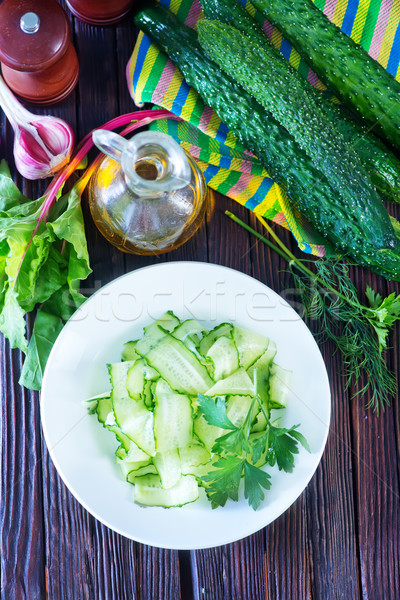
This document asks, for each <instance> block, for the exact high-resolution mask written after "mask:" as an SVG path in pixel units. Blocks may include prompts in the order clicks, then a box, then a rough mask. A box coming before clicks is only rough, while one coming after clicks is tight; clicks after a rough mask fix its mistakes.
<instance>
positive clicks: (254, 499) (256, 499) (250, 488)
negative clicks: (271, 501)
mask: <svg viewBox="0 0 400 600" xmlns="http://www.w3.org/2000/svg"><path fill="white" fill-rule="evenodd" d="M243 469H244V497H245V498H248V500H249V504H250V506H251V507H252V508H253V509H254V510H256V509H257V508H258V507H259V506H260V504H261V502H262V500H264V492H263V491H262V489H261V488H262V487H263V488H264V489H266V490H269V489H270V487H271V476H270V475H269V474H268V473H266V472H265V471H262V470H261V469H258V468H257V467H255V466H254V465H252V464H250V463H249V462H248V461H247V460H246V461H244V464H243Z"/></svg>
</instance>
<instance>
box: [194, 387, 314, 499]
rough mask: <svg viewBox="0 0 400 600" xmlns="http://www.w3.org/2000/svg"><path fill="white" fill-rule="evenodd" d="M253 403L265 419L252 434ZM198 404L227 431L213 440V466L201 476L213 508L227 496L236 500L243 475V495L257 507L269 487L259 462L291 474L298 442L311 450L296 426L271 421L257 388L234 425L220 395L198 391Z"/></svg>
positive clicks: (215, 424)
mask: <svg viewBox="0 0 400 600" xmlns="http://www.w3.org/2000/svg"><path fill="white" fill-rule="evenodd" d="M256 403H258V405H259V408H260V409H261V410H262V412H263V414H264V416H265V419H266V427H265V430H264V431H263V432H262V435H251V425H252V421H253V417H254V408H255V404H256ZM198 404H199V410H200V411H201V412H202V414H203V416H204V418H205V420H206V421H207V423H208V424H209V425H214V426H216V427H220V428H222V429H226V430H227V433H225V434H224V435H222V436H220V437H218V438H217V439H216V440H215V443H214V445H213V448H212V452H213V453H214V461H213V463H212V468H211V470H210V471H209V472H208V473H207V474H206V475H203V477H202V478H201V479H202V482H203V484H204V486H205V489H206V493H207V497H208V498H209V500H210V501H211V506H212V508H217V507H218V506H225V504H226V501H227V500H228V498H231V499H232V500H235V501H237V500H238V499H239V487H240V482H241V480H242V478H243V479H244V497H245V498H246V499H247V500H248V502H249V505H250V506H251V507H252V508H253V509H254V510H256V509H257V508H258V507H259V506H260V504H261V502H262V501H263V500H264V491H263V489H265V490H269V489H270V487H271V476H270V475H269V473H267V472H266V471H264V470H262V469H261V468H260V467H259V466H258V464H265V463H268V464H269V465H270V466H274V465H275V464H277V465H278V469H279V470H283V471H286V472H288V473H291V472H292V471H293V467H294V455H295V454H298V452H299V449H298V442H300V443H301V444H302V446H304V448H306V449H307V450H308V451H310V448H309V446H308V443H307V441H306V439H305V437H304V436H303V435H302V434H301V433H300V432H299V431H297V428H298V427H299V426H298V425H294V426H293V427H291V428H290V429H285V428H283V427H276V426H275V425H273V424H272V423H271V421H270V410H269V407H268V406H267V407H265V406H264V404H263V402H262V400H261V399H260V397H259V395H258V393H257V391H256V394H255V397H254V398H253V401H252V403H251V404H250V407H249V410H248V413H247V415H246V418H245V420H244V422H243V424H242V425H241V426H237V425H235V424H234V423H232V421H231V420H230V419H229V418H228V416H227V414H226V406H225V402H224V400H223V399H222V398H218V397H217V398H216V399H215V400H214V399H213V398H211V397H210V396H204V395H202V394H199V396H198ZM263 458H264V460H263Z"/></svg>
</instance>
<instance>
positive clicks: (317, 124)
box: [198, 20, 385, 211]
mask: <svg viewBox="0 0 400 600" xmlns="http://www.w3.org/2000/svg"><path fill="white" fill-rule="evenodd" d="M198 35H199V41H200V44H201V45H202V47H203V48H204V50H205V51H206V53H207V54H208V56H209V57H210V58H211V59H212V60H214V61H215V62H216V63H217V64H218V65H219V66H220V67H221V69H223V71H225V72H226V73H228V75H230V76H231V77H232V78H233V79H235V80H236V81H237V82H239V83H240V84H241V85H242V86H243V87H244V89H245V90H246V91H247V92H249V93H250V94H251V95H252V96H254V98H255V99H256V100H257V101H258V102H259V103H260V104H261V105H262V106H264V108H265V109H266V110H267V111H268V112H269V113H270V114H271V115H272V116H273V117H274V118H275V119H276V120H277V121H278V122H279V123H281V124H282V125H283V126H284V127H285V129H287V130H288V132H289V133H290V134H291V135H292V136H293V138H294V139H295V140H296V142H297V143H298V144H299V146H300V148H302V149H303V150H304V152H306V153H307V154H308V156H310V158H311V159H312V161H313V164H314V165H315V166H316V167H317V169H319V170H320V171H321V172H322V173H324V174H325V175H326V177H327V178H328V179H329V181H330V183H331V185H332V186H333V187H335V188H336V189H337V192H338V194H339V195H340V196H342V197H343V200H344V201H345V202H348V203H352V201H353V198H359V199H360V201H361V202H369V203H377V204H379V196H378V194H377V192H376V190H375V188H374V187H373V185H372V183H371V181H370V180H369V178H368V177H367V173H366V172H365V168H364V165H363V163H362V162H361V160H360V159H359V157H358V155H357V154H356V152H354V150H353V149H352V147H351V146H350V144H348V143H347V142H346V140H345V139H344V137H343V136H342V135H341V133H340V131H339V130H338V128H336V127H335V125H334V123H332V122H331V121H328V120H326V119H325V116H324V113H323V111H322V110H321V108H320V106H319V103H318V102H317V99H316V94H315V93H313V92H312V91H311V90H309V89H308V88H307V87H305V86H304V85H303V81H302V80H301V79H297V78H296V77H292V73H291V71H290V70H289V69H288V67H287V61H285V59H284V58H283V57H282V55H280V54H279V53H277V52H275V51H270V50H273V48H272V47H271V46H268V45H263V46H261V45H260V44H259V43H256V42H252V43H250V39H249V38H248V37H247V36H246V35H245V34H243V33H242V32H241V31H239V30H238V29H236V28H235V27H232V26H231V25H226V24H225V23H220V22H219V21H209V20H203V21H201V22H200V23H199V24H198ZM250 74H251V76H250ZM321 134H322V135H321ZM381 206H382V205H381ZM382 210H383V211H384V210H385V209H384V208H383V206H382Z"/></svg>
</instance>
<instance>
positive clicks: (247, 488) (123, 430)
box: [88, 311, 309, 509]
mask: <svg viewBox="0 0 400 600" xmlns="http://www.w3.org/2000/svg"><path fill="white" fill-rule="evenodd" d="M275 354H276V346H275V343H274V342H273V341H272V340H270V339H268V338H267V337H265V336H262V335H259V334H257V333H254V332H252V331H248V330H245V329H243V328H241V327H238V326H236V325H233V324H232V323H221V324H220V325H218V326H217V327H215V328H214V329H212V330H207V329H205V327H204V325H202V324H201V323H199V322H198V321H196V320H195V319H188V320H185V321H181V320H180V319H179V318H178V317H177V316H176V315H175V314H174V313H173V312H171V311H168V312H167V313H165V314H164V315H163V316H162V317H161V318H160V319H158V320H157V321H155V322H153V323H152V324H151V325H149V326H148V327H146V328H145V329H144V334H143V336H142V337H141V338H140V339H138V340H135V341H129V342H127V343H125V344H124V346H123V348H122V355H121V361H120V362H116V363H112V364H109V365H108V370H109V374H110V381H111V390H110V392H109V393H107V394H102V395H100V396H96V397H95V398H91V399H89V400H88V407H89V411H90V412H91V413H93V414H96V415H97V419H98V421H99V423H101V424H102V425H103V427H105V428H106V429H107V430H109V431H110V432H111V433H112V434H113V435H114V436H115V437H116V440H117V442H118V448H117V450H116V452H115V455H116V461H117V464H118V465H119V467H120V468H121V470H122V473H123V476H124V477H125V478H126V481H127V482H129V483H131V484H134V486H135V489H134V497H135V502H137V503H139V504H142V505H148V506H163V507H172V506H182V505H184V504H187V503H189V502H194V501H195V500H197V498H198V497H199V491H200V488H204V490H205V493H206V495H207V497H208V499H209V500H210V501H211V505H212V507H213V508H216V507H218V506H224V505H225V503H226V501H227V500H228V498H230V499H232V500H238V499H239V495H240V494H241V493H242V492H241V490H243V494H244V496H245V498H246V499H247V500H248V502H249V504H250V506H252V507H253V508H254V509H256V508H258V506H259V505H260V503H261V502H262V500H263V499H264V490H268V489H269V488H270V486H271V477H270V475H269V474H268V472H267V470H266V469H265V467H266V466H267V467H268V465H269V466H274V465H275V464H276V465H277V466H278V468H279V469H281V470H284V471H287V472H291V471H292V470H293V467H294V455H295V454H297V453H298V452H299V447H298V444H299V443H300V444H302V445H303V446H304V447H305V448H306V449H307V450H309V448H308V444H307V441H306V440H305V438H304V436H303V435H302V434H301V433H300V432H299V431H298V425H294V426H293V427H290V428H289V429H287V428H284V427H280V426H279V414H280V412H281V411H282V410H283V409H284V408H285V406H286V403H287V400H288V397H289V391H290V381H291V372H290V371H287V370H285V369H283V368H282V367H280V366H279V365H278V364H276V363H275V362H274V358H275Z"/></svg>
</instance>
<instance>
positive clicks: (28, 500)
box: [0, 336, 46, 600]
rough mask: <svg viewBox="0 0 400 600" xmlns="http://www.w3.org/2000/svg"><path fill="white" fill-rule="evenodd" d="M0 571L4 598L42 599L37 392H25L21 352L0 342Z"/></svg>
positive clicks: (43, 573)
mask: <svg viewBox="0 0 400 600" xmlns="http://www.w3.org/2000/svg"><path fill="white" fill-rule="evenodd" d="M0 354H1V357H2V360H1V361H0V382H1V420H0V436H1V445H0V465H1V479H0V572H1V597H2V598H4V599H5V600H9V599H10V600H11V599H14V598H15V599H16V600H19V599H24V598H27V599H28V598H29V600H31V599H32V600H43V598H44V597H45V589H46V582H45V552H44V531H43V504H42V477H41V465H40V460H41V452H42V447H41V440H40V416H39V402H38V395H37V394H36V393H32V392H28V391H27V390H25V389H23V388H21V386H20V385H19V384H18V379H19V375H20V371H21V366H22V361H21V353H20V352H17V351H10V347H9V344H8V342H6V341H5V340H4V337H3V336H1V340H0Z"/></svg>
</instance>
